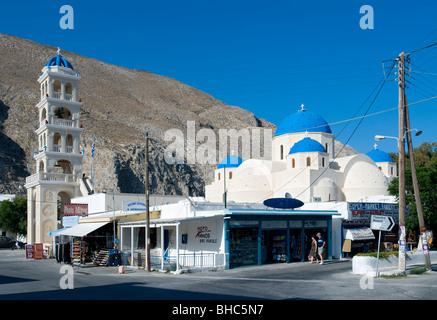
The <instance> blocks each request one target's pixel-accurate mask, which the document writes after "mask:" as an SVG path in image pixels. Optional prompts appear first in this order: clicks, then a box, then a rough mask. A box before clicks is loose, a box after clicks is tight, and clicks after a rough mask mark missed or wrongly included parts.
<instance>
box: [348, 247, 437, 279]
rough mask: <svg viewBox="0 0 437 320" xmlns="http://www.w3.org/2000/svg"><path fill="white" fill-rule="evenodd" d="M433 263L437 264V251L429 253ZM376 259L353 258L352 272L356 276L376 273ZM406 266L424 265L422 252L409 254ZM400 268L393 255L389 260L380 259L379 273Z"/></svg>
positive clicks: (397, 260)
mask: <svg viewBox="0 0 437 320" xmlns="http://www.w3.org/2000/svg"><path fill="white" fill-rule="evenodd" d="M429 255H430V258H431V263H433V262H434V263H437V251H430V252H429ZM376 262H377V259H376V258H375V257H366V256H355V257H353V258H352V272H353V273H356V274H367V273H369V272H375V271H376ZM406 264H407V266H408V265H421V264H422V265H424V264H425V261H424V258H423V253H422V251H418V252H411V251H410V252H407V258H406ZM398 266H399V259H398V258H397V257H396V256H394V255H392V256H389V257H388V258H387V259H382V258H380V259H379V266H378V271H383V269H384V268H395V267H398Z"/></svg>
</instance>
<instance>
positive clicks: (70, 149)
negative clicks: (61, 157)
mask: <svg viewBox="0 0 437 320" xmlns="http://www.w3.org/2000/svg"><path fill="white" fill-rule="evenodd" d="M67 152H68V153H72V152H73V136H72V135H71V134H68V135H67Z"/></svg>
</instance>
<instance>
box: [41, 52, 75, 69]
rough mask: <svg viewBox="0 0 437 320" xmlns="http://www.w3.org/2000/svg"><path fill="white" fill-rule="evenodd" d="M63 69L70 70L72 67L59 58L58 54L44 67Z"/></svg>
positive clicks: (62, 58) (66, 61) (65, 60)
mask: <svg viewBox="0 0 437 320" xmlns="http://www.w3.org/2000/svg"><path fill="white" fill-rule="evenodd" d="M54 66H57V67H65V68H70V69H71V70H74V69H73V66H72V65H71V63H70V62H69V61H68V60H67V59H65V58H64V57H63V56H61V55H60V54H58V55H56V56H55V57H53V58H51V59H50V60H49V61H48V62H47V63H46V67H54Z"/></svg>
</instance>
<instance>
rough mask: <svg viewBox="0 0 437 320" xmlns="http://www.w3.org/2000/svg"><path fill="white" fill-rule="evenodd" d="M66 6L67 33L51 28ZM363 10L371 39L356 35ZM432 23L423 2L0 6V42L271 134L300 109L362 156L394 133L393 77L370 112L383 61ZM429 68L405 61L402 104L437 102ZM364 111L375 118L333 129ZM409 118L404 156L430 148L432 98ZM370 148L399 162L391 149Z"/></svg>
mask: <svg viewBox="0 0 437 320" xmlns="http://www.w3.org/2000/svg"><path fill="white" fill-rule="evenodd" d="M65 4H68V5H70V6H71V7H72V8H73V9H74V29H72V30H63V29H61V28H60V26H59V21H60V19H61V18H62V16H63V14H60V13H59V9H60V8H61V6H62V5H65ZM363 5H370V6H372V8H373V10H374V29H366V30H363V29H361V28H360V19H361V18H362V17H363V15H364V14H360V8H361V6H363ZM436 13H437V4H435V3H434V1H431V0H426V1H425V0H417V1H414V3H413V2H411V1H404V0H397V1H394V0H377V1H370V0H344V1H343V0H332V1H320V0H316V1H290V0H288V1H282V0H274V1H272V0H270V1H246V0H234V1H228V0H220V1H215V0H203V1H191V0H186V1H180V0H179V1H174V0H162V1H149V0H144V1H129V0H126V1H83V0H63V1H60V0H44V1H34V0H32V1H30V0H24V1H20V2H14V1H7V2H5V1H2V3H1V4H0V32H1V33H6V34H9V35H14V36H17V37H21V38H25V39H30V40H33V41H35V42H39V43H42V44H47V45H52V46H55V47H58V46H59V47H61V49H63V50H67V51H72V52H75V53H78V54H81V55H84V56H86V57H91V58H95V59H99V60H102V61H104V62H107V63H111V64H115V65H119V66H124V67H127V68H132V69H133V68H136V69H145V70H149V71H151V72H153V73H156V74H160V75H165V76H169V77H172V78H175V79H177V80H179V81H182V82H184V83H186V84H188V85H191V86H193V87H195V88H197V89H199V90H202V91H205V92H207V93H209V94H211V95H212V96H214V97H215V98H217V99H219V100H221V101H223V102H225V103H227V104H229V105H235V106H239V107H242V108H245V109H247V110H249V111H251V112H253V113H255V115H256V116H257V117H259V118H263V119H266V120H268V121H270V122H272V123H274V124H276V125H277V124H279V122H280V121H281V120H282V119H283V118H285V117H286V116H287V115H289V114H290V113H294V112H296V111H297V110H299V109H300V105H301V104H302V103H303V104H304V105H305V108H306V109H307V110H311V111H313V112H316V113H319V114H320V115H322V116H323V117H324V118H325V120H326V121H327V122H328V123H333V124H332V125H331V129H332V131H333V133H334V134H335V135H336V136H337V139H338V140H339V141H341V142H343V143H348V144H349V145H351V146H352V147H353V148H355V149H356V150H358V151H359V152H364V153H365V152H368V151H370V150H371V149H372V148H373V144H374V143H375V140H374V136H375V134H380V135H388V136H397V134H398V116H397V110H396V109H394V110H391V111H387V110H390V109H393V108H396V107H397V103H398V88H397V82H396V81H394V80H395V79H396V75H394V72H396V71H397V70H396V69H393V74H392V75H391V76H390V77H389V78H388V80H389V81H388V82H387V83H386V84H385V85H384V87H383V88H382V90H381V92H380V94H379V95H378V97H377V99H376V100H375V102H374V103H373V104H372V105H371V108H370V109H368V108H369V107H370V103H371V101H372V100H373V99H374V97H375V93H374V94H373V95H371V93H372V91H373V90H375V88H377V89H378V88H379V86H378V84H379V83H380V81H381V79H382V78H383V76H384V73H383V64H382V62H383V61H384V60H390V59H395V58H396V57H397V56H398V55H399V53H401V52H407V53H408V52H412V51H414V50H416V49H420V48H422V47H424V46H426V45H429V44H432V43H435V42H437V19H436V18H435V16H436ZM54 54H55V52H54ZM67 58H68V57H67ZM436 59H437V46H436V47H433V48H430V49H426V50H422V51H419V52H417V53H413V54H412V55H411V61H412V62H413V65H412V69H411V72H410V76H411V77H409V78H408V80H409V81H410V83H409V88H408V89H407V97H408V102H409V103H414V102H418V101H421V100H423V99H427V98H431V97H434V96H437V66H436V63H435V62H436ZM390 63H391V62H387V63H386V64H385V66H386V69H385V70H386V71H388V70H389V68H388V67H389V66H390V65H391V64H390ZM79 71H80V70H79ZM366 99H368V100H367V102H366ZM366 111H367V113H368V114H374V113H379V112H381V113H379V114H378V115H372V116H369V117H367V118H365V119H364V120H363V121H362V122H361V123H360V121H359V120H354V121H351V122H350V123H348V125H347V126H346V124H347V122H342V121H344V120H347V119H350V118H352V117H354V116H362V115H364V114H365V113H366ZM410 117H411V127H412V128H418V129H420V130H423V134H422V135H421V136H420V137H415V138H414V140H413V143H414V146H418V145H419V144H420V143H422V142H424V141H428V142H433V141H437V130H435V120H436V119H437V99H435V100H430V101H428V102H421V103H416V104H413V105H411V106H410ZM337 122H340V123H339V124H334V123H337ZM377 144H378V145H379V149H381V150H384V151H387V152H396V151H397V144H396V141H395V140H384V141H380V142H378V143H377Z"/></svg>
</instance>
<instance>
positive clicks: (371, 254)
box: [357, 251, 399, 259]
mask: <svg viewBox="0 0 437 320" xmlns="http://www.w3.org/2000/svg"><path fill="white" fill-rule="evenodd" d="M391 255H393V256H395V257H396V258H399V251H389V252H385V251H383V252H380V253H379V258H380V259H388V257H389V256H391ZM357 256H360V257H374V258H376V257H377V256H378V252H369V253H358V254H357Z"/></svg>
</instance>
